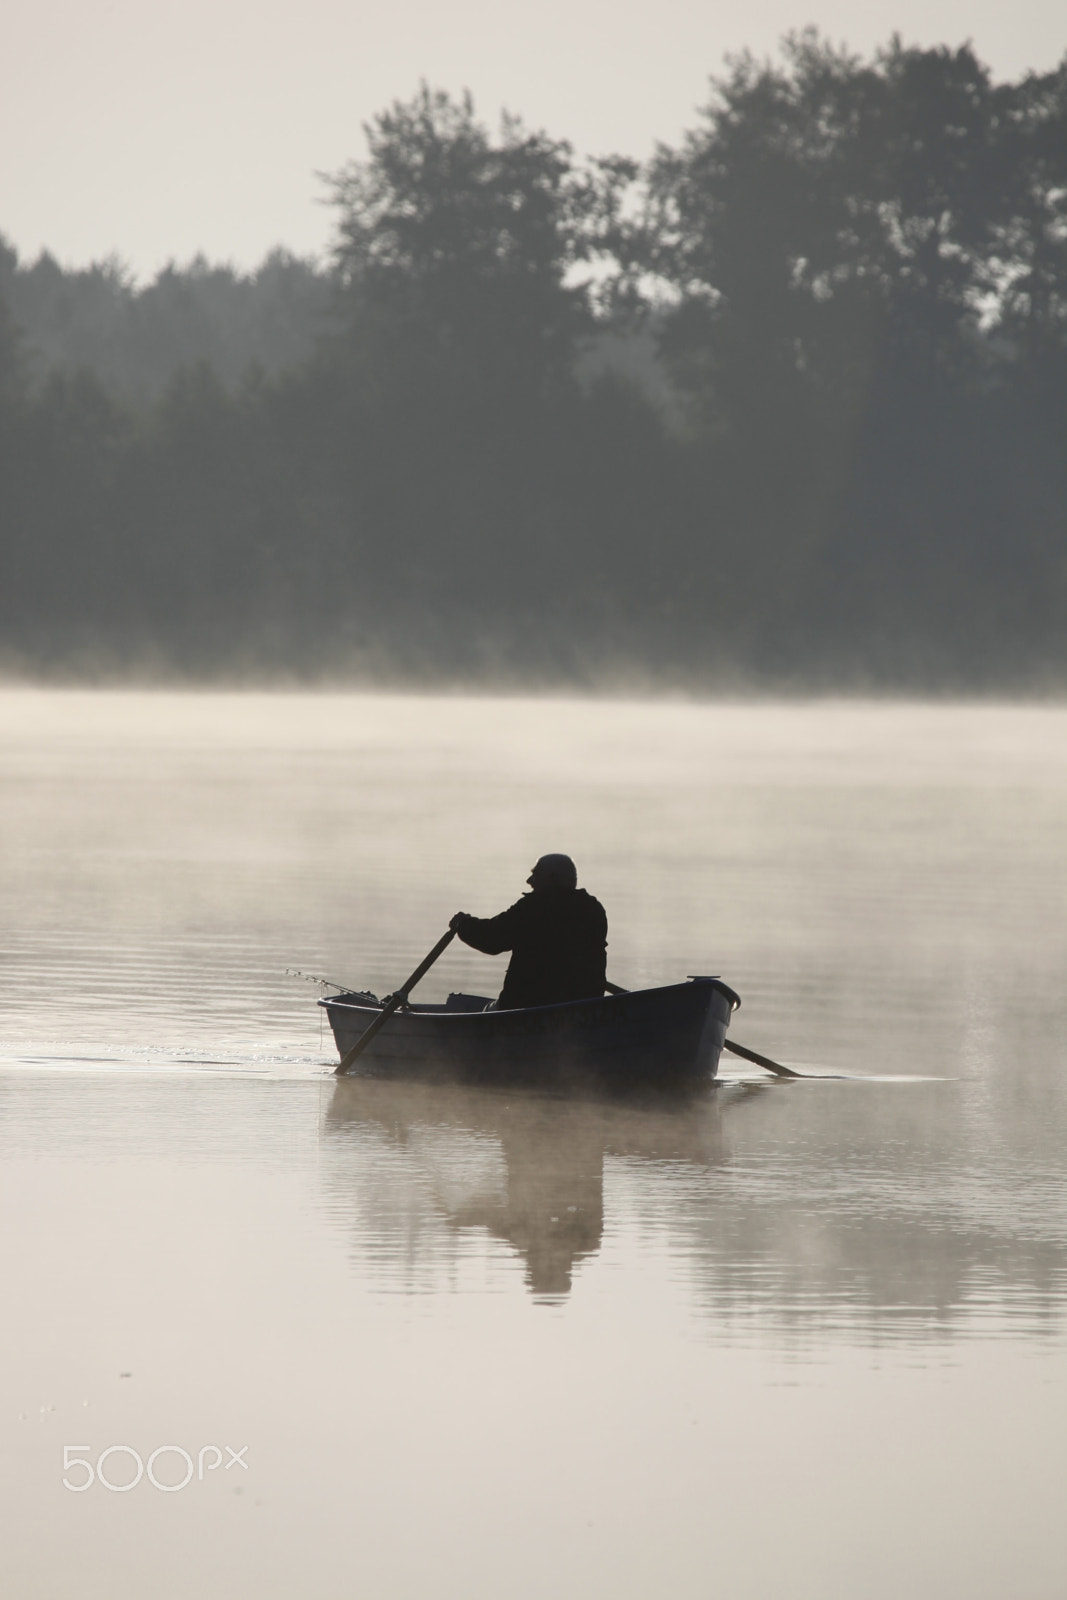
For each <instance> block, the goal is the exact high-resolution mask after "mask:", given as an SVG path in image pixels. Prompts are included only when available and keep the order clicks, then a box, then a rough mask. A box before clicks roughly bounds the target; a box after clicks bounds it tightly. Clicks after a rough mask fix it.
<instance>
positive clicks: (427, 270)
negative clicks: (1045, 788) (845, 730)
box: [0, 33, 1067, 694]
mask: <svg viewBox="0 0 1067 1600" xmlns="http://www.w3.org/2000/svg"><path fill="white" fill-rule="evenodd" d="M325 184H326V186H325V190H324V191H323V192H324V193H325V194H326V196H327V197H328V198H329V199H330V200H331V202H332V204H333V208H334V217H335V231H334V250H333V254H332V257H331V258H330V260H329V261H328V262H319V263H315V262H312V261H307V260H301V259H299V258H297V257H294V256H292V255H287V254H285V253H284V252H276V253H275V254H273V255H272V256H271V257H269V258H268V259H267V260H266V261H264V263H263V264H262V266H261V267H260V268H259V269H257V270H256V271H254V272H250V273H246V274H242V273H240V272H238V271H236V270H235V269H233V268H230V267H225V266H222V265H212V264H210V263H208V262H207V261H205V260H203V259H197V260H195V261H193V262H191V263H189V264H187V265H185V266H179V265H171V266H170V267H168V268H167V269H166V270H165V271H164V272H162V273H161V274H159V275H158V276H157V277H156V278H155V279H154V280H153V281H151V282H149V283H145V284H141V285H138V284H136V283H135V282H133V281H132V279H131V278H130V277H129V276H128V275H127V274H124V272H123V271H122V269H121V268H120V267H119V266H118V265H117V264H116V263H114V262H112V263H102V264H98V265H97V266H96V267H93V268H90V269H84V270H73V269H64V268H62V267H60V266H59V265H58V264H57V263H56V262H55V261H54V260H53V259H51V258H50V257H47V256H45V257H42V258H40V259H38V260H36V261H23V260H20V259H19V257H18V255H17V252H16V251H15V250H14V249H13V248H12V247H5V248H4V249H3V252H2V254H0V296H2V300H0V453H2V457H3V469H2V475H0V518H2V523H0V526H2V530H3V537H2V544H0V630H2V641H3V643H2V659H0V667H2V668H3V669H4V670H6V671H7V672H8V673H9V674H12V673H13V674H15V675H17V676H23V677H24V676H30V677H40V676H46V677H59V678H64V679H70V678H84V677H93V678H96V679H108V678H116V677H128V676H131V675H132V676H134V677H142V678H145V677H148V678H153V679H160V678H161V679H172V680H182V681H214V680H219V679H225V680H227V681H234V680H240V679H257V678H266V679H269V680H273V681H278V680H279V679H286V680H289V679H295V680H298V681H305V682H314V681H331V682H361V683H384V684H390V685H406V686H420V687H421V686H431V685H432V686H436V687H442V686H461V687H468V688H471V687H485V686H492V687H504V686H512V685H513V686H529V687H536V688H545V687H550V688H554V689H560V688H567V687H571V688H579V689H583V690H584V689H590V688H593V689H603V688H619V687H622V688H624V689H626V690H627V691H630V690H633V689H635V688H646V689H647V688H652V689H657V688H658V689H664V688H668V689H674V690H684V691H688V692H697V693H706V692H715V691H720V692H721V691H723V690H729V691H731V692H736V691H738V690H740V689H745V688H752V689H756V690H768V689H769V690H774V691H781V690H783V689H785V688H795V689H799V690H819V691H828V690H829V691H838V690H842V689H852V688H859V689H862V690H864V691H868V692H871V691H876V692H895V691H902V690H903V691H906V692H908V693H916V692H920V693H927V692H933V693H939V694H940V693H957V694H958V693H978V694H991V693H992V694H1002V693H1009V694H1032V693H1049V692H1051V693H1060V692H1062V689H1063V686H1064V678H1065V672H1067V643H1065V641H1067V627H1065V623H1067V567H1065V565H1064V560H1063V550H1064V535H1065V532H1067V527H1065V517H1067V512H1065V507H1067V453H1065V452H1064V450H1063V439H1064V436H1065V427H1067V67H1061V68H1060V69H1059V70H1057V71H1055V72H1051V73H1046V74H1044V75H1034V74H1030V75H1027V76H1024V77H1022V78H1020V79H1018V80H1017V81H1015V82H997V81H994V79H993V77H992V75H991V73H990V72H989V70H988V69H987V68H986V67H984V66H983V64H982V63H981V62H980V61H979V60H978V59H977V58H976V56H975V55H974V53H973V51H972V50H971V49H970V48H961V49H956V50H950V49H948V48H933V49H918V48H904V47H903V46H901V45H900V44H899V43H891V44H889V45H887V46H886V47H885V48H884V49H883V50H881V51H879V52H877V53H876V54H875V55H874V56H872V57H871V58H870V59H869V60H862V59H860V58H858V57H854V56H850V55H847V54H846V53H844V52H842V51H838V50H836V49H834V48H833V47H831V46H830V45H829V44H827V43H826V42H825V41H824V40H821V39H819V38H818V37H817V36H816V35H814V34H811V33H809V34H804V35H800V36H797V37H795V38H793V40H792V41H791V42H789V43H788V44H787V45H786V46H784V47H783V51H782V53H781V55H780V57H779V59H778V60H777V61H776V62H774V63H762V64H761V63H758V62H756V61H754V60H752V59H748V58H745V59H739V60H738V61H736V62H734V63H733V65H732V66H731V67H730V68H729V70H728V72H727V74H726V76H725V77H723V78H722V79H721V80H719V81H718V82H717V83H716V84H715V85H714V86H713V90H712V94H711V98H710V99H709V101H708V104H707V106H706V107H705V108H704V110H703V112H702V113H701V114H700V116H699V117H698V118H697V119H695V120H694V122H693V125H692V127H691V130H690V131H689V132H688V133H687V134H686V135H685V136H684V137H683V139H682V140H681V141H680V143H678V144H677V146H675V147H673V148H671V147H666V146H664V147H661V148H660V149H659V151H658V153H657V154H656V156H655V157H654V159H653V160H652V161H650V162H649V163H646V164H645V165H641V164H639V163H637V162H634V161H631V160H629V159H624V158H621V157H614V156H610V155H604V156H601V157H598V158H596V159H579V158H578V157H577V156H576V155H575V153H574V152H573V150H572V149H571V147H570V146H569V145H568V144H567V143H566V142H565V141H563V140H561V139H559V138H558V137H556V136H555V135H553V134H552V133H551V131H547V132H546V131H538V130H534V129H531V128H527V127H525V126H524V125H523V124H522V123H521V122H520V121H518V120H516V119H514V118H505V119H504V120H503V122H502V123H501V124H500V126H499V127H491V126H489V125H488V124H486V123H485V122H484V121H483V120H482V118H481V116H480V114H479V112H478V110H477V108H476V107H475V106H474V105H473V103H472V102H471V101H470V99H469V98H464V97H459V98H456V97H450V96H449V95H447V94H445V93H444V92H443V91H438V90H435V89H432V88H430V87H427V86H424V87H423V88H422V89H421V90H420V92H419V93H418V94H417V95H416V96H414V97H413V98H411V99H409V100H406V101H401V102H397V103H395V104H394V105H392V106H391V107H389V108H388V109H386V110H384V111H382V112H381V113H380V114H379V115H378V116H377V117H376V118H375V119H374V120H373V121H372V123H371V124H369V125H368V127H367V129H366V148H365V150H364V152H363V154H362V155H361V156H359V157H357V158H356V159H353V160H352V161H350V162H349V163H348V164H346V165H344V166H343V167H341V168H339V169H338V170H336V171H335V172H333V173H332V174H330V175H328V176H327V178H326V180H325Z"/></svg>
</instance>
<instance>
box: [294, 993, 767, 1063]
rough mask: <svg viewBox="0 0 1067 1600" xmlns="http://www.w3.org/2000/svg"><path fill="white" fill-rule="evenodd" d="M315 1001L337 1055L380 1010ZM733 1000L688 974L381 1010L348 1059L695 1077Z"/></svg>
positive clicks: (351, 999) (711, 1059)
mask: <svg viewBox="0 0 1067 1600" xmlns="http://www.w3.org/2000/svg"><path fill="white" fill-rule="evenodd" d="M319 1004H320V1005H321V1006H322V1007H323V1008H324V1010H325V1011H326V1014H327V1016H328V1017H329V1019H330V1026H331V1028H332V1029H333V1035H334V1039H335V1040H336V1043H337V1049H338V1052H339V1053H340V1055H341V1056H344V1055H345V1054H346V1053H347V1051H348V1050H350V1049H351V1047H352V1046H353V1045H354V1044H355V1043H356V1041H357V1039H359V1037H360V1036H361V1034H362V1033H363V1032H364V1030H365V1029H366V1028H367V1027H369V1026H370V1024H371V1023H372V1022H373V1021H374V1019H375V1017H377V1016H378V1015H380V1011H381V1007H380V1006H378V1005H372V1004H370V1003H369V1001H368V999H367V997H365V996H359V995H336V996H329V997H327V998H324V999H322V1000H320V1001H319ZM738 1004H739V1001H738V999H737V996H736V995H735V994H734V992H733V990H732V989H730V988H729V987H728V986H727V985H726V984H724V983H722V982H721V980H719V979H717V978H693V979H690V980H689V981H688V982H687V983H678V984H671V985H669V986H668V987H666V988H662V989H639V990H636V991H634V992H632V993H627V994H617V995H610V996H604V997H603V998H602V999H596V1000H575V1001H570V1002H568V1003H567V1004H565V1005H555V1006H533V1007H529V1008H527V1009H523V1010H516V1011H495V1010H493V1011H463V1010H450V1009H447V1008H446V1007H444V1006H437V1007H434V1006H412V1007H411V1008H410V1009H405V1010H402V1011H398V1012H395V1013H394V1014H393V1016H391V1017H390V1018H389V1020H388V1022H386V1024H385V1026H384V1027H383V1028H382V1029H381V1030H380V1031H379V1032H378V1033H377V1034H376V1036H375V1037H374V1039H373V1040H372V1041H371V1042H370V1044H369V1045H368V1047H367V1049H366V1050H365V1051H364V1052H363V1054H362V1055H360V1056H359V1057H358V1058H357V1060H356V1062H355V1063H353V1066H354V1069H355V1071H356V1072H357V1073H359V1074H360V1075H373V1076H379V1075H387V1076H390V1077H449V1078H458V1079H461V1080H464V1081H468V1082H479V1083H502V1084H507V1083H546V1084H556V1085H565V1084H568V1083H573V1082H589V1081H593V1082H596V1083H598V1084H601V1085H606V1086H608V1087H611V1086H618V1087H629V1086H633V1085H635V1084H647V1085H650V1086H656V1087H659V1086H662V1085H666V1084H676V1083H697V1082H700V1081H702V1080H703V1081H706V1080H707V1079H709V1078H713V1077H714V1076H715V1073H716V1071H717V1070H718V1065H719V1053H720V1051H721V1050H722V1046H723V1040H724V1039H725V1037H726V1029H727V1026H728V1024H729V1021H730V1015H731V1013H732V1011H733V1010H734V1009H735V1007H736V1006H737V1005H738Z"/></svg>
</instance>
